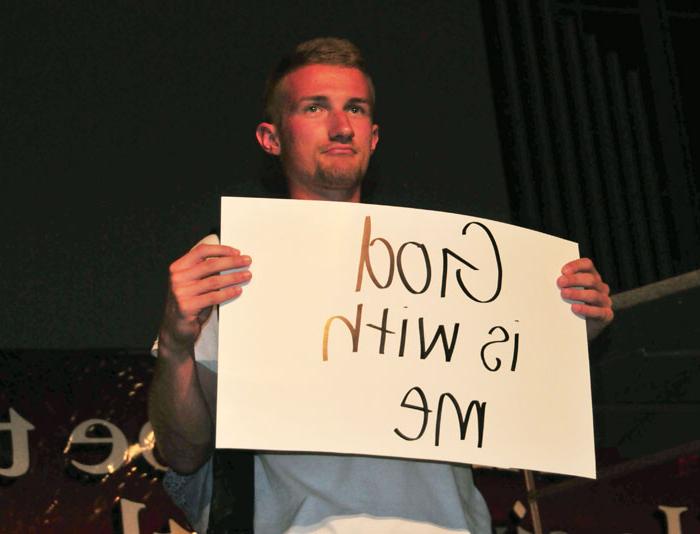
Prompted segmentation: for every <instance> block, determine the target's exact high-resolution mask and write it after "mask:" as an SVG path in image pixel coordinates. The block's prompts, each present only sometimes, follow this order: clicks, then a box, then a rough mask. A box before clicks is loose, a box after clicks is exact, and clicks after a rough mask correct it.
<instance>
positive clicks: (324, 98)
mask: <svg viewBox="0 0 700 534" xmlns="http://www.w3.org/2000/svg"><path fill="white" fill-rule="evenodd" d="M308 101H311V102H328V97H327V96H323V95H311V96H302V97H301V98H300V99H299V102H308Z"/></svg>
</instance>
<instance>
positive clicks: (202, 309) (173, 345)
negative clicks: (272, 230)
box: [158, 244, 251, 354]
mask: <svg viewBox="0 0 700 534" xmlns="http://www.w3.org/2000/svg"><path fill="white" fill-rule="evenodd" d="M250 263H251V259H250V256H242V255H241V253H240V252H239V251H238V250H236V249H235V248H232V247H228V246H224V245H205V244H200V245H197V246H196V247H194V248H193V249H192V250H190V251H189V252H188V253H187V254H185V255H184V256H182V257H181V258H179V259H178V260H176V261H174V262H173V263H172V264H171V265H170V277H169V287H168V296H167V298H166V302H165V313H164V314H163V322H162V324H161V327H160V334H159V342H158V343H159V346H160V348H161V349H166V350H167V351H168V352H171V353H179V354H183V353H186V354H193V348H194V343H195V341H196V340H197V337H198V336H199V334H200V332H201V329H202V325H203V324H204V322H205V321H206V320H207V318H208V317H209V315H210V314H211V310H212V307H213V306H215V305H217V304H221V303H223V302H226V301H228V300H231V299H233V298H236V297H237V296H238V295H240V294H241V291H242V288H241V284H243V283H245V282H247V281H248V280H250V278H251V273H250V271H248V270H247V269H246V270H242V271H234V272H228V273H224V272H223V271H229V270H231V269H240V268H243V267H248V266H249V265H250Z"/></svg>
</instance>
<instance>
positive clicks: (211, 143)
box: [0, 1, 508, 349]
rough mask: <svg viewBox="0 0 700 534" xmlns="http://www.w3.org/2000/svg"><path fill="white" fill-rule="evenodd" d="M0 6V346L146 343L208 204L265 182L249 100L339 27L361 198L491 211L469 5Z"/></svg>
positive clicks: (497, 213) (495, 170)
mask: <svg viewBox="0 0 700 534" xmlns="http://www.w3.org/2000/svg"><path fill="white" fill-rule="evenodd" d="M0 9H1V13H0V39H2V52H1V53H0V71H1V72H2V83H1V85H0V114H1V116H2V124H3V126H2V131H1V132H0V135H2V141H1V143H0V150H1V151H2V152H1V158H0V166H1V167H0V176H1V178H0V179H1V189H0V198H1V199H2V209H0V254H1V257H2V261H0V295H1V297H2V305H0V347H4V348H70V349H76V348H86V347H103V348H140V349H142V348H145V347H148V346H149V344H150V341H151V339H152V338H153V336H154V334H155V332H156V331H157V327H158V321H159V317H160V314H161V306H162V301H163V297H164V291H165V273H166V269H167V265H168V264H169V263H170V262H171V261H172V260H174V259H175V258H177V257H179V256H180V255H181V254H182V253H184V252H185V251H186V250H187V249H188V248H189V247H191V246H192V245H193V244H194V243H195V242H196V241H197V240H198V239H199V238H200V237H202V236H203V235H204V234H206V233H208V232H209V231H210V230H211V229H212V228H214V227H216V226H217V225H218V217H219V213H218V212H219V207H218V206H219V197H220V196H221V195H249V196H260V195H265V194H269V192H268V189H266V188H265V186H264V185H263V182H264V181H265V180H262V178H265V179H266V181H267V182H274V180H275V177H274V171H273V166H272V165H271V164H270V163H269V162H266V160H265V158H264V157H263V155H262V153H261V151H260V150H259V148H258V147H257V146H256V143H255V140H254V135H253V133H254V128H255V126H256V124H257V122H258V121H259V118H260V112H259V109H260V93H261V89H262V86H263V83H264V79H265V77H266V74H267V72H268V70H269V69H270V68H271V67H272V65H273V64H274V63H275V62H276V60H277V59H278V58H279V57H280V55H281V54H282V53H283V52H284V51H287V50H288V49H290V48H291V47H292V46H293V45H295V44H296V43H298V42H299V41H301V40H304V39H308V38H312V37H316V36H322V35H338V36H343V37H347V38H350V39H351V40H353V41H355V42H356V43H357V44H358V45H359V46H360V47H361V48H362V49H363V50H364V51H365V53H366V56H367V59H368V62H369V64H370V66H371V68H372V72H373V73H374V79H375V83H376V86H377V93H378V117H377V118H378V122H379V123H380V125H381V142H380V144H379V148H378V152H377V154H376V156H375V159H374V161H373V164H372V169H371V177H370V181H371V184H370V186H369V187H368V189H370V190H371V191H370V192H371V195H370V197H369V199H368V200H370V201H374V202H377V203H387V204H398V205H406V206H415V207H423V208H430V209H442V210H447V211H456V212H463V213H472V214H478V215H482V216H485V217H490V218H496V219H500V220H507V218H508V200H507V195H506V187H505V182H504V177H503V171H502V165H501V156H500V148H499V141H498V134H497V130H496V120H495V113H494V105H493V98H492V95H491V89H490V85H489V75H488V65H487V59H486V51H485V45H484V36H483V30H482V22H481V13H480V10H479V3H478V2H476V1H474V2H458V1H451V2H438V3H434V2H430V3H426V2H418V1H415V2H399V3H397V2H390V3H389V2H387V3H381V2H371V1H349V2H342V3H340V2H337V3H334V2H319V3H314V4H304V5H303V6H301V5H299V6H297V5H294V4H293V3H291V2H281V1H273V2H251V1H247V2H220V3H199V2H196V3H195V2H175V3H162V2H156V3H151V2H146V3H144V2H98V3H90V2H68V3H66V2H60V3H55V2H48V3H27V2H14V3H4V4H3V7H2V8H0Z"/></svg>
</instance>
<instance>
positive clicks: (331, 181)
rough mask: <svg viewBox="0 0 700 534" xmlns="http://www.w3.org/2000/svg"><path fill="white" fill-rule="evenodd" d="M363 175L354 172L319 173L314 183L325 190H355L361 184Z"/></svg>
mask: <svg viewBox="0 0 700 534" xmlns="http://www.w3.org/2000/svg"><path fill="white" fill-rule="evenodd" d="M362 176H363V173H361V172H358V171H357V170H354V171H352V172H338V171H337V170H335V172H319V173H317V174H316V183H317V184H319V185H322V186H323V187H325V188H327V189H336V190H342V189H355V188H357V187H359V186H360V184H361V183H362Z"/></svg>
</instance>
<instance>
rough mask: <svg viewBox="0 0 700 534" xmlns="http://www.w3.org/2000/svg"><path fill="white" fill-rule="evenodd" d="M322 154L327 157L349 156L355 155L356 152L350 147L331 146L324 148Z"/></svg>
mask: <svg viewBox="0 0 700 534" xmlns="http://www.w3.org/2000/svg"><path fill="white" fill-rule="evenodd" d="M322 153H323V154H328V155H329V156H351V155H353V154H355V153H357V150H355V149H354V148H353V147H352V146H350V145H332V146H329V147H326V148H324V149H323V150H322Z"/></svg>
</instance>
